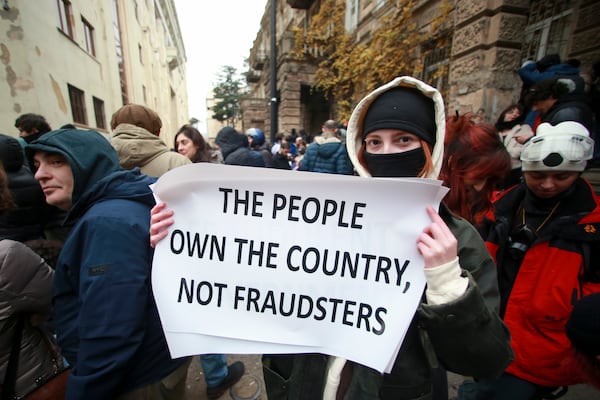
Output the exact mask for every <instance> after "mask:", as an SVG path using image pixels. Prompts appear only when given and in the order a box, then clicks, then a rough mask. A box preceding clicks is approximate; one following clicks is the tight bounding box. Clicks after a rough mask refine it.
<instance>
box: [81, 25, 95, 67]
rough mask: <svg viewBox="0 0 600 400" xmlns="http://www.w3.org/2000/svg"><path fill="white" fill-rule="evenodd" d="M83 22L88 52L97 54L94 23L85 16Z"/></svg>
mask: <svg viewBox="0 0 600 400" xmlns="http://www.w3.org/2000/svg"><path fill="white" fill-rule="evenodd" d="M81 22H83V34H84V36H85V49H86V50H87V52H88V53H90V54H91V55H93V56H94V57H95V56H96V44H95V41H94V27H93V26H92V24H90V23H89V22H87V20H86V19H85V18H83V17H82V18H81Z"/></svg>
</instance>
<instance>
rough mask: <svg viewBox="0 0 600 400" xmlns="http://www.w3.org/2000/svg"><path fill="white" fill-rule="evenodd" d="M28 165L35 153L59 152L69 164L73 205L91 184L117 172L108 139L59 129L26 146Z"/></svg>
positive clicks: (92, 133)
mask: <svg viewBox="0 0 600 400" xmlns="http://www.w3.org/2000/svg"><path fill="white" fill-rule="evenodd" d="M25 151H26V153H27V157H28V159H29V160H30V165H33V155H34V154H35V153H36V152H38V151H45V152H48V153H58V154H61V155H63V156H64V157H65V158H66V159H67V161H68V162H69V166H70V167H71V171H72V172H73V197H72V204H75V203H77V201H78V200H79V198H80V197H81V195H82V194H83V193H84V192H85V191H86V190H88V189H89V188H90V187H91V186H92V185H93V184H95V183H96V182H98V181H99V180H100V179H102V178H104V177H105V176H107V175H109V174H111V173H113V172H115V171H119V170H120V169H121V166H120V165H119V156H118V155H117V152H116V150H115V149H114V148H113V147H112V146H111V145H110V143H109V142H108V140H106V138H105V137H104V136H102V135H101V134H100V133H98V132H96V131H91V130H90V131H83V130H78V129H59V130H56V131H52V132H48V133H46V134H44V135H43V136H42V137H40V138H39V139H38V140H35V141H33V142H32V143H29V144H28V145H27V146H26V147H25Z"/></svg>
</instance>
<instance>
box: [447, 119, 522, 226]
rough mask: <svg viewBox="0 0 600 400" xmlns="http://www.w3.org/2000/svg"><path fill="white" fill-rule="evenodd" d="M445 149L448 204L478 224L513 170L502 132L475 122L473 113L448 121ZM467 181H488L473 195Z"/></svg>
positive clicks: (457, 212) (456, 211) (453, 209)
mask: <svg viewBox="0 0 600 400" xmlns="http://www.w3.org/2000/svg"><path fill="white" fill-rule="evenodd" d="M444 147H445V151H444V160H443V163H442V170H441V172H440V179H441V180H442V181H443V182H444V184H445V185H446V186H448V187H449V188H450V192H449V193H448V195H447V196H446V197H445V199H444V203H445V204H446V206H447V207H448V208H449V209H450V210H451V211H452V212H454V213H455V214H457V215H459V216H461V217H463V218H465V219H466V220H468V221H469V222H471V223H472V224H474V225H478V224H479V223H481V221H482V220H483V216H484V215H485V214H486V213H487V212H488V211H491V210H492V208H493V206H492V200H491V198H492V194H493V192H494V191H495V190H496V188H497V187H498V184H499V183H500V182H502V181H503V179H504V178H505V177H506V175H508V173H509V171H510V155H509V154H508V152H507V151H506V148H505V147H504V145H503V144H502V141H501V140H500V136H499V135H498V131H497V130H496V129H495V128H494V127H493V126H492V125H489V124H475V123H473V121H472V118H471V115H469V114H466V115H463V116H454V117H450V118H448V119H447V120H446V138H445V142H444ZM465 180H467V181H480V180H485V181H486V182H485V185H484V187H483V189H482V190H481V191H480V192H473V191H470V188H469V186H467V185H465Z"/></svg>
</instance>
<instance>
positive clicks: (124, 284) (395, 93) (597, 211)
mask: <svg viewBox="0 0 600 400" xmlns="http://www.w3.org/2000/svg"><path fill="white" fill-rule="evenodd" d="M595 67H596V68H598V67H600V66H598V65H595ZM596 72H600V71H596ZM519 75H520V76H521V78H522V80H523V84H524V88H523V92H522V96H521V98H520V99H515V102H514V103H513V104H509V105H506V107H505V109H504V110H503V111H502V112H501V113H500V115H499V117H498V120H497V122H496V123H495V124H494V125H492V124H489V123H485V122H481V121H479V119H478V118H477V115H471V114H464V115H459V114H458V113H457V114H456V115H451V116H448V117H447V116H446V113H445V108H444V101H443V99H442V96H441V94H440V93H439V92H438V91H437V90H436V89H435V88H433V87H431V86H429V85H428V84H426V83H424V82H421V81H419V80H418V79H415V78H412V77H398V78H396V79H394V80H392V81H391V82H389V83H387V84H385V85H382V86H381V87H378V88H376V89H375V90H373V91H372V92H371V93H369V94H368V95H367V96H365V97H364V98H363V99H362V100H361V101H360V102H359V104H357V106H356V107H355V109H354V111H353V113H352V115H351V117H350V120H349V121H348V124H347V127H345V126H341V125H340V124H339V123H338V122H336V121H335V120H327V121H325V122H324V123H323V125H322V130H321V132H320V133H319V134H318V135H316V136H314V137H309V136H307V135H306V133H305V132H304V131H301V132H302V133H301V134H300V135H298V134H296V132H292V133H290V134H278V135H276V137H275V141H274V143H272V144H270V143H269V142H268V140H267V138H266V136H265V134H264V132H263V131H262V130H261V129H259V128H250V129H248V130H247V131H246V132H243V133H242V132H238V131H237V130H236V129H234V128H233V127H224V128H222V129H221V130H220V131H219V133H218V134H217V136H216V139H215V143H214V144H212V145H211V144H209V143H208V141H207V140H206V139H205V138H204V136H203V135H202V134H201V133H200V132H199V131H198V130H197V129H196V128H195V127H194V126H191V125H183V126H182V127H181V128H180V129H179V130H178V131H177V132H176V135H175V140H174V143H173V147H172V148H170V146H169V145H167V144H166V143H164V141H162V140H161V138H160V133H161V129H162V122H161V118H160V116H159V115H158V113H156V112H155V111H154V110H151V109H149V108H148V107H145V106H142V105H137V104H128V105H125V106H123V107H121V108H120V109H118V110H117V111H115V112H114V114H113V115H112V119H111V124H110V125H111V135H110V139H107V138H106V137H105V136H103V135H102V134H100V133H98V132H95V131H84V130H81V129H77V128H75V127H73V126H64V127H61V129H57V130H52V129H51V127H50V125H49V124H48V122H47V121H46V120H45V119H44V117H43V116H40V115H37V114H24V115H22V116H20V117H19V118H18V119H17V120H16V121H15V127H16V128H17V129H18V132H19V138H14V137H12V136H8V135H0V221H1V223H2V224H1V225H0V310H2V318H0V319H1V321H2V322H1V323H0V327H1V328H2V329H0V331H1V334H2V337H1V340H0V343H1V344H2V350H3V351H2V352H1V353H0V380H1V382H2V388H1V390H2V398H27V396H30V395H31V394H32V393H35V392H36V391H39V390H40V389H42V388H44V387H45V386H46V385H47V383H48V382H52V381H54V382H57V381H58V380H60V382H61V385H62V386H61V387H62V390H63V392H62V393H61V396H62V397H61V398H66V399H141V398H143V399H183V398H184V395H185V390H186V387H185V381H186V376H187V371H188V367H189V364H190V362H191V359H190V358H189V357H183V358H178V359H172V358H171V356H170V354H169V351H168V348H167V344H166V340H165V336H164V333H163V331H162V327H161V323H160V318H159V315H158V311H157V307H156V304H155V300H154V297H153V294H152V287H151V279H150V276H151V268H152V259H153V252H154V249H153V248H154V247H155V246H156V244H157V243H158V242H160V241H161V240H162V239H164V238H165V237H166V236H167V234H168V229H169V226H171V225H172V224H173V222H174V218H175V217H174V216H173V212H172V211H170V210H169V208H168V204H164V203H159V204H156V203H155V199H154V197H153V196H152V192H151V190H150V188H149V185H151V184H153V183H154V182H155V181H156V180H157V178H159V177H160V176H162V175H163V174H165V173H166V172H168V171H169V170H172V169H174V168H178V167H180V166H183V165H188V164H191V163H202V162H207V163H222V164H228V165H238V166H251V167H259V168H277V169H283V170H290V173H297V172H294V171H305V172H306V173H308V172H313V173H328V174H340V175H358V176H361V177H373V178H397V177H417V178H432V179H439V180H441V181H442V182H443V184H444V185H446V186H447V187H449V188H450V191H449V193H448V195H447V196H446V197H445V198H444V200H443V201H442V204H440V207H439V209H434V208H432V207H430V206H426V205H423V208H424V210H426V212H427V214H428V216H429V218H430V223H429V225H428V226H426V227H425V228H424V229H423V231H422V232H421V234H420V235H419V237H418V238H416V242H415V246H416V249H417V251H418V252H419V253H420V254H421V255H422V257H423V261H424V273H425V278H426V283H427V285H426V289H425V291H424V293H423V296H422V299H421V302H420V304H419V307H418V309H417V311H416V313H415V314H414V316H413V317H412V321H411V323H410V326H409V328H408V332H407V334H406V337H405V339H404V341H403V343H402V346H401V348H400V351H399V352H398V355H397V357H396V359H395V361H394V363H393V367H392V369H391V372H390V373H388V374H381V373H379V372H377V371H375V370H373V369H371V368H368V367H366V366H363V365H360V364H358V363H355V362H352V361H349V360H345V359H342V358H339V357H334V356H325V355H322V354H289V355H288V354H283V355H264V357H263V358H264V363H265V382H266V384H267V387H266V392H267V395H268V397H269V398H270V399H288V398H290V399H291V398H294V399H296V398H297V399H315V398H322V399H327V400H330V399H331V400H333V399H346V400H363V399H434V400H437V399H447V398H448V390H447V381H446V378H445V374H446V371H451V372H454V373H456V374H459V375H462V376H464V377H465V381H464V382H463V384H462V385H460V387H459V390H458V399H459V400H472V399H478V400H484V399H492V400H509V399H510V400H538V399H539V400H541V399H544V398H559V397H560V396H561V395H562V394H564V392H565V391H566V390H567V388H568V387H569V386H571V385H574V384H578V383H587V384H591V385H594V386H596V387H598V388H599V389H600V346H599V344H600V246H599V244H600V199H599V198H598V195H597V194H596V193H595V191H594V188H592V186H591V185H590V184H589V182H587V181H586V180H585V179H584V178H582V173H583V172H584V171H585V169H586V167H587V166H588V164H589V163H592V162H595V161H597V157H595V154H597V149H596V150H595V146H594V144H595V142H594V139H595V138H596V133H597V129H598V121H597V120H596V118H597V117H596V116H597V115H598V104H597V103H594V102H593V101H589V100H588V99H590V98H594V97H593V96H588V92H589V90H587V91H586V89H585V88H584V86H585V85H582V82H581V81H580V79H579V78H580V76H579V72H578V66H577V62H576V60H569V61H568V62H561V60H560V58H559V57H558V56H555V55H550V56H547V57H544V58H543V59H541V60H539V61H538V62H537V63H536V62H527V63H525V64H524V65H523V66H522V68H521V69H520V71H519ZM594 79H598V78H597V76H596V77H595V78H594ZM596 98H597V97H596ZM596 147H598V146H596ZM595 151H596V152H595ZM390 201H393V199H390ZM398 212H402V210H398ZM393 350H394V349H390V351H393ZM199 359H200V362H201V364H202V367H203V370H204V372H205V379H206V384H207V393H206V395H207V397H208V398H210V399H217V398H219V397H220V396H222V395H223V394H224V393H225V391H226V390H227V389H228V388H230V387H231V386H232V385H233V384H235V383H236V382H237V381H238V380H239V379H240V378H241V376H242V375H243V374H244V372H245V366H244V364H243V363H241V362H239V361H238V362H235V363H232V364H231V365H227V362H226V358H225V355H223V354H203V355H200V357H199Z"/></svg>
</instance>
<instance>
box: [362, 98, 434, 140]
mask: <svg viewBox="0 0 600 400" xmlns="http://www.w3.org/2000/svg"><path fill="white" fill-rule="evenodd" d="M378 129H400V130H403V131H406V132H409V133H412V134H415V135H417V136H418V137H420V138H421V139H423V140H425V141H426V142H427V143H429V144H430V145H431V146H432V147H433V145H435V138H436V131H437V128H436V123H435V106H434V103H433V100H432V99H430V98H429V97H427V96H425V95H424V94H423V93H421V91H419V90H418V89H414V88H407V87H396V88H393V89H390V90H388V91H387V92H385V93H383V94H381V95H380V96H379V97H377V98H376V99H375V101H374V102H373V103H371V105H370V106H369V109H368V110H367V114H366V115H365V119H364V122H363V132H362V136H363V138H364V137H365V136H367V134H368V133H370V132H373V131H375V130H378Z"/></svg>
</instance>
